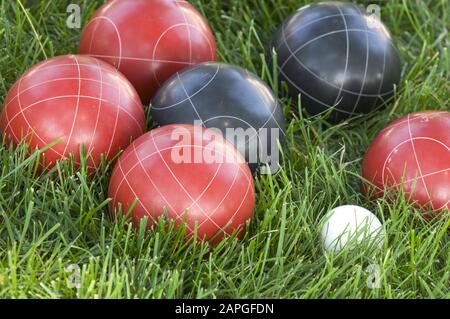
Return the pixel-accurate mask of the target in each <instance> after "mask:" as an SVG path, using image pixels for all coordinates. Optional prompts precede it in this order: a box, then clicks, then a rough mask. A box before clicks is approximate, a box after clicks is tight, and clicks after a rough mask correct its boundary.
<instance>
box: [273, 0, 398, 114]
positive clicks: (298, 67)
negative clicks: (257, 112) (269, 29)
mask: <svg viewBox="0 0 450 319" xmlns="http://www.w3.org/2000/svg"><path fill="white" fill-rule="evenodd" d="M272 49H273V50H274V51H275V52H276V54H277V66H278V73H279V79H280V80H281V81H284V82H286V84H287V87H288V94H289V96H290V97H291V98H292V99H293V100H294V101H295V102H297V99H298V96H299V94H300V95H301V105H302V107H304V108H305V109H306V110H307V111H308V113H309V114H311V115H316V114H319V113H321V112H324V111H327V110H328V109H329V108H333V111H332V113H331V118H332V119H342V118H346V117H349V116H352V115H357V114H361V113H368V112H370V111H371V110H372V109H374V108H375V107H377V106H380V105H381V104H383V103H384V102H385V101H386V100H387V99H388V98H389V97H391V96H392V95H393V91H394V85H398V83H399V81H400V68H401V67H400V57H399V54H398V52H397V49H396V47H395V45H394V42H393V39H392V37H391V35H390V34H389V31H388V30H387V29H386V27H385V25H383V23H382V22H380V20H379V19H378V18H376V17H374V16H371V15H368V14H365V13H364V12H363V11H362V10H361V9H360V8H359V7H358V6H356V5H354V4H351V3H342V2H321V3H316V4H311V5H306V6H304V7H302V8H300V9H299V10H298V11H297V12H296V13H295V14H293V15H292V16H290V17H289V18H287V19H286V20H285V21H284V22H283V23H282V25H281V26H280V27H279V28H278V30H277V32H276V33H275V35H274V36H273V39H272V42H271V44H270V52H269V55H268V57H269V65H270V66H271V65H272V62H271V61H272Z"/></svg>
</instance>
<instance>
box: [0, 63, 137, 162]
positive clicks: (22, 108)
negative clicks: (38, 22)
mask: <svg viewBox="0 0 450 319" xmlns="http://www.w3.org/2000/svg"><path fill="white" fill-rule="evenodd" d="M71 57H72V58H73V59H74V61H75V63H62V64H55V65H53V64H51V65H48V66H47V64H49V62H51V61H46V62H44V63H42V64H41V65H39V66H38V67H37V68H36V69H35V70H34V72H33V74H35V75H36V74H37V73H38V72H42V71H43V70H48V69H52V68H58V67H62V66H77V71H78V77H75V78H71V77H68V78H54V79H52V80H48V81H42V82H40V83H37V84H34V85H32V86H30V87H27V88H25V89H23V90H21V83H22V81H23V79H24V78H26V77H29V76H30V75H31V74H27V75H26V76H22V77H20V79H19V81H18V84H17V94H16V95H15V96H13V97H12V98H11V100H10V101H8V102H7V103H6V104H5V105H4V108H5V109H7V106H9V105H10V104H11V103H13V101H14V99H16V98H17V102H18V105H19V109H20V111H19V112H17V113H16V114H14V115H13V116H12V117H11V118H10V117H9V115H8V114H7V113H6V115H7V116H6V119H7V123H6V125H5V130H6V129H8V128H11V124H12V122H13V121H14V120H15V119H16V118H17V117H18V116H19V115H22V117H23V118H24V120H25V122H26V123H27V125H28V126H29V127H30V128H32V127H33V126H32V125H31V123H30V122H29V121H28V119H27V117H26V116H25V111H27V110H29V109H31V108H32V107H33V106H36V105H39V104H41V103H43V102H48V101H53V100H57V99H63V98H76V103H75V114H74V119H73V122H72V126H71V129H70V133H69V136H68V140H67V143H66V145H65V147H64V152H63V153H62V154H61V153H59V152H58V151H56V150H55V149H54V148H53V147H51V148H49V150H51V151H52V152H54V153H55V154H57V155H58V156H60V157H61V158H66V152H67V149H68V145H69V143H70V140H71V137H72V134H73V131H74V128H75V122H76V119H77V113H78V110H79V103H80V100H81V99H92V100H96V101H98V105H99V107H101V106H102V103H103V102H105V103H109V104H111V105H114V104H115V103H112V101H109V100H107V99H103V98H102V96H101V97H100V98H98V97H95V96H90V95H81V94H80V93H81V81H82V80H84V79H85V78H82V77H81V67H86V68H94V66H92V65H90V64H83V63H79V61H78V60H77V58H76V56H74V55H72V56H71ZM95 69H98V70H99V76H100V80H97V79H92V78H90V79H86V80H87V81H92V82H95V83H100V92H103V85H108V86H109V87H115V86H114V85H113V84H111V83H105V82H104V81H103V72H105V74H111V75H114V76H115V77H117V74H118V72H117V70H115V73H112V72H110V71H108V70H100V64H99V62H98V61H96V67H95ZM64 79H66V80H77V81H78V89H77V91H78V94H67V95H59V96H53V97H51V98H46V99H41V100H38V101H34V102H33V103H31V104H28V105H27V106H23V105H22V101H21V99H20V96H21V94H22V93H23V92H26V91H28V90H31V89H32V88H35V87H38V86H40V85H43V84H47V83H52V82H56V81H62V80H64ZM118 91H119V96H120V94H121V93H120V92H121V89H119V90H118ZM100 94H102V93H100ZM132 101H133V103H134V104H137V102H136V101H134V100H132ZM116 106H117V114H119V112H123V113H124V114H126V115H127V116H128V117H130V119H132V120H133V121H134V123H135V124H136V126H137V127H138V128H139V129H140V130H141V131H143V130H144V128H143V127H142V125H140V124H139V121H138V120H137V119H136V118H135V117H134V116H133V115H132V114H131V113H130V112H129V111H128V110H127V109H126V108H124V107H123V106H121V105H120V104H116ZM99 116H100V111H98V113H97V118H96V126H95V129H94V134H95V132H96V129H97V124H98V121H99ZM117 116H118V115H117ZM116 129H117V127H115V128H114V132H113V136H114V135H115V133H116ZM10 131H11V133H12V134H13V135H14V138H15V139H16V140H17V141H19V140H20V138H18V136H17V135H16V134H15V132H14V130H13V129H12V128H11V130H10ZM32 134H33V136H36V137H37V138H38V139H39V140H40V141H41V143H43V144H44V145H48V142H46V141H44V140H43V139H42V137H41V136H40V135H39V134H38V132H36V130H33V131H32ZM112 141H113V138H112V139H111V142H110V147H109V150H108V154H109V151H110V149H111V145H112ZM90 147H92V141H91V144H90ZM87 151H88V152H89V151H92V150H91V149H90V148H88V149H87ZM74 163H75V164H77V165H79V164H80V163H79V162H78V161H77V160H75V159H74ZM88 166H89V167H90V168H92V167H91V166H90V165H88Z"/></svg>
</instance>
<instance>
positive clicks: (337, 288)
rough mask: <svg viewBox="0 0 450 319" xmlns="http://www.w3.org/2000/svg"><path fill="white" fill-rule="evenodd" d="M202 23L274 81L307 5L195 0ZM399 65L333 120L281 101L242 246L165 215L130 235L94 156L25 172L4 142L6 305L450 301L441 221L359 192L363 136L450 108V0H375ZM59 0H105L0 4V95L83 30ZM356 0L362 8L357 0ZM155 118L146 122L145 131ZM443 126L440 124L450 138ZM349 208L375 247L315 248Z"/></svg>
mask: <svg viewBox="0 0 450 319" xmlns="http://www.w3.org/2000/svg"><path fill="white" fill-rule="evenodd" d="M190 2H191V3H193V4H194V5H195V6H196V7H197V8H198V9H199V10H200V11H201V12H202V14H203V15H204V16H205V17H207V19H208V21H209V23H210V25H211V28H212V29H213V31H214V33H215V36H216V39H217V44H218V53H219V57H220V60H221V61H224V62H228V63H232V64H237V65H240V66H243V67H245V68H248V69H249V70H250V71H252V72H254V73H256V74H258V75H260V76H261V77H262V78H263V79H264V80H266V81H268V82H269V83H272V81H271V74H270V72H269V71H268V70H269V69H268V67H267V65H266V64H265V62H264V60H265V58H264V57H265V54H266V52H265V50H266V48H267V44H268V41H269V40H270V36H271V34H272V33H273V32H274V31H275V29H276V27H277V25H278V24H279V23H280V22H281V21H282V20H283V18H284V17H287V16H288V15H289V14H291V13H292V12H293V11H295V10H296V8H298V7H300V6H301V5H303V4H305V3H307V1H304V0H271V1H269V0H264V1H262V0H208V1H206V0H204V1H200V0H194V1H190ZM372 2H375V3H378V4H379V5H380V7H381V19H382V21H383V22H384V23H385V24H386V25H387V26H388V28H389V29H390V31H391V32H392V34H393V36H394V38H395V39H396V43H397V45H398V48H399V51H400V54H401V56H402V59H403V72H402V81H401V85H400V86H399V88H398V90H397V91H396V94H395V97H394V99H393V100H392V102H391V103H390V104H389V106H388V107H387V109H385V110H382V111H378V112H375V113H373V114H370V115H368V116H365V117H360V118H356V119H351V120H347V121H345V122H341V123H339V124H329V123H328V122H326V121H325V120H324V118H323V117H320V116H319V117H314V118H310V117H307V116H306V114H305V113H303V112H302V111H301V108H300V106H299V105H298V103H297V101H292V100H287V99H283V100H282V103H283V109H284V112H285V115H286V119H287V123H288V130H287V140H288V141H287V146H286V147H285V148H284V150H283V152H284V157H285V160H284V164H283V169H282V170H280V171H279V172H277V173H276V174H275V175H262V176H258V177H257V178H256V181H255V186H256V191H257V207H256V211H255V213H254V218H253V221H252V223H251V224H250V225H249V227H248V231H247V233H246V236H245V238H244V239H243V240H241V241H237V240H235V239H233V238H227V239H226V240H224V241H223V242H221V243H220V244H219V245H218V246H217V247H215V248H214V249H212V250H209V249H208V247H207V246H206V245H205V244H200V243H192V244H191V243H186V241H185V240H184V238H183V234H182V231H181V230H178V231H176V230H170V227H165V226H164V225H162V223H160V227H157V228H155V229H153V230H151V231H148V232H145V231H144V230H143V228H141V229H140V230H138V231H134V230H133V229H132V228H129V227H126V221H125V220H117V221H112V220H111V219H110V217H109V214H108V209H107V207H108V198H107V185H108V179H109V174H110V172H111V165H110V163H105V165H103V167H102V168H101V170H100V171H99V172H98V173H97V174H96V175H95V176H89V175H88V174H87V172H86V167H85V166H83V167H82V168H81V169H80V170H74V169H73V166H72V165H71V164H70V163H69V164H61V165H59V166H57V167H56V168H55V169H53V170H51V171H48V172H45V173H43V174H38V173H36V165H35V164H36V156H35V155H34V156H31V157H26V156H25V154H26V152H25V149H24V147H19V148H18V149H16V150H14V149H12V148H11V147H9V146H8V145H4V146H3V147H2V148H1V149H0V297H1V298H181V297H185V298H229V297H236V298H270V297H273V298H349V297H351V298H450V235H449V227H450V218H442V219H441V220H437V221H433V222H426V221H424V220H423V219H422V218H420V214H421V212H420V210H417V209H415V208H413V207H411V206H410V205H408V204H407V203H406V202H405V201H404V200H403V199H402V198H401V197H400V196H399V197H398V198H397V199H396V200H395V201H394V202H387V201H386V200H384V199H379V200H377V201H369V200H368V199H367V198H365V197H363V196H362V195H361V194H360V191H359V190H360V184H361V181H362V179H361V177H360V169H361V161H362V158H363V156H364V153H365V151H366V149H367V147H368V145H369V143H370V141H371V140H372V139H373V138H374V137H375V136H376V134H377V133H378V132H379V131H380V130H381V129H382V128H383V127H384V126H385V125H387V124H388V123H389V122H391V121H392V120H394V119H396V118H398V117H399V116H401V115H404V114H407V113H410V112H413V111H419V110H426V109H435V110H449V109H450V103H449V93H448V92H449V81H448V72H449V63H450V57H449V52H448V41H449V37H448V27H449V17H448V13H449V12H450V8H449V3H448V1H446V0H426V1H418V0H417V1H406V0H403V1H401V0H394V1H372ZM70 3H77V4H79V5H80V8H81V13H82V24H83V25H84V24H85V23H86V22H87V19H88V18H89V17H90V15H91V14H92V12H93V11H94V10H95V8H97V7H98V6H99V5H100V4H101V3H102V1H92V0H72V1H66V0H64V1H62V0H61V1H60V0H58V1H56V0H49V1H31V0H30V1H25V0H22V2H20V1H19V0H17V1H16V0H0V10H1V12H2V13H1V15H0V39H1V45H0V103H3V100H4V97H5V96H6V94H7V92H8V89H9V88H10V87H11V86H12V84H13V83H14V82H15V80H16V79H17V78H18V77H19V76H20V75H21V74H22V73H23V72H24V71H25V70H26V69H27V68H29V67H30V66H31V65H33V64H35V63H37V62H38V61H41V60H44V59H45V58H47V57H52V56H55V55H61V54H66V53H75V52H76V47H77V43H78V38H79V35H80V32H81V30H80V29H76V28H75V29H70V28H68V27H67V26H66V20H67V17H68V13H66V8H67V6H68V5H69V4H70ZM358 3H359V4H361V5H364V6H367V5H368V4H369V3H371V2H370V1H358ZM151 127H153V124H152V123H151V121H149V123H148V129H150V128H151ZM449 134H450V132H449ZM342 204H356V205H360V206H363V207H366V208H368V209H370V210H372V211H373V212H374V213H375V214H376V215H377V216H378V217H379V218H380V220H381V221H382V222H383V224H384V228H385V232H386V234H385V241H384V245H383V247H382V249H380V250H378V251H376V252H375V253H373V254H368V253H367V252H366V251H365V250H364V249H357V250H348V249H347V250H344V251H342V252H341V253H340V254H337V255H331V254H327V253H324V251H323V249H322V247H321V245H320V237H319V231H318V224H319V221H320V219H321V217H322V216H323V215H324V214H325V213H326V212H327V211H329V210H330V209H332V208H333V207H335V206H338V205H342Z"/></svg>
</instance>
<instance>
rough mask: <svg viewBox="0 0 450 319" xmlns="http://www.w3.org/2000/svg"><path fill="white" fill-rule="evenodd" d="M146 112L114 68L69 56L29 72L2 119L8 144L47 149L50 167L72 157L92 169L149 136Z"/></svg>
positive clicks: (13, 92)
mask: <svg viewBox="0 0 450 319" xmlns="http://www.w3.org/2000/svg"><path fill="white" fill-rule="evenodd" d="M144 129H145V122H144V111H143V106H142V103H141V101H140V99H139V96H138V94H137V92H136V91H135V89H134V88H133V87H132V86H131V84H130V83H129V82H128V80H127V79H126V78H125V77H124V76H123V75H122V74H120V73H119V72H118V71H117V70H116V69H115V68H114V67H112V66H111V65H109V64H107V63H105V62H102V61H100V60H97V59H95V58H92V57H88V56H76V55H65V56H58V57H55V58H51V59H49V60H46V61H43V62H41V63H39V64H37V65H35V66H33V67H32V68H30V69H29V70H28V71H26V72H25V73H24V74H23V75H22V76H21V77H20V78H19V79H18V80H17V82H16V83H15V84H14V85H13V87H12V88H11V89H10V90H9V93H8V95H7V96H6V99H5V102H4V105H3V110H2V113H1V117H0V130H1V132H2V133H3V134H4V136H5V138H6V141H7V142H13V144H17V143H19V142H20V141H22V140H24V141H26V142H27V143H28V144H29V146H30V148H31V149H35V148H39V149H42V148H44V147H45V146H47V145H49V144H52V143H56V144H54V145H52V146H51V147H50V148H49V149H47V150H46V151H45V152H44V153H43V155H44V159H43V160H44V163H43V164H45V165H46V166H47V165H48V166H54V165H55V164H56V161H57V160H60V159H64V158H67V157H69V154H73V156H74V161H75V164H77V165H79V160H80V148H81V147H85V151H86V154H87V155H88V163H87V164H88V166H89V168H90V169H91V170H93V169H94V167H96V166H98V165H99V164H100V161H101V157H102V155H104V156H105V157H106V158H107V159H111V158H112V157H114V156H115V155H116V154H117V152H118V151H119V150H120V149H122V148H125V147H126V146H127V145H128V144H129V143H130V142H131V140H132V139H133V138H136V137H138V136H139V135H141V134H142V133H143V132H144Z"/></svg>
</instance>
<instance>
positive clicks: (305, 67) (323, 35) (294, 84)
mask: <svg viewBox="0 0 450 319" xmlns="http://www.w3.org/2000/svg"><path fill="white" fill-rule="evenodd" d="M338 9H339V12H340V13H339V14H335V15H328V16H325V17H321V18H318V19H316V20H314V21H310V22H308V23H306V24H304V25H300V27H299V28H297V29H296V30H295V32H294V31H292V32H291V33H290V34H289V35H288V36H286V32H285V31H286V30H285V28H286V22H284V23H283V25H282V27H281V33H282V37H283V42H282V43H280V44H279V45H278V46H277V47H276V49H277V50H278V49H279V48H280V47H281V46H282V45H285V46H286V48H287V49H288V51H289V52H290V56H289V57H288V58H287V59H286V60H285V61H284V62H283V64H282V65H281V66H280V65H278V69H279V71H280V73H281V74H283V76H284V77H285V78H286V79H287V80H288V82H289V83H291V85H293V86H294V87H295V88H296V89H298V90H299V91H300V92H301V93H302V94H304V95H306V96H307V97H309V98H310V99H312V100H314V101H316V102H317V103H319V104H321V105H323V106H325V107H327V108H330V106H329V105H328V104H326V103H324V102H322V101H320V100H319V99H317V98H315V97H313V96H311V95H310V94H309V93H307V92H305V91H304V90H303V89H301V88H300V87H299V86H298V85H297V84H296V83H295V82H294V81H292V79H290V78H289V77H288V76H287V74H286V73H285V72H284V71H283V69H284V67H285V65H286V64H287V63H288V62H289V60H291V59H292V58H294V59H295V60H296V61H297V62H298V63H299V64H300V65H301V66H302V67H303V68H304V69H305V70H306V71H307V72H308V73H310V74H311V75H312V76H314V77H316V78H317V79H319V80H320V81H322V82H324V83H326V84H327V85H330V86H332V87H334V88H336V89H339V94H338V96H337V98H336V101H335V104H336V102H337V100H338V99H339V95H340V93H341V92H346V93H349V94H353V95H358V101H359V99H360V98H361V96H363V97H379V98H381V97H382V96H385V95H389V94H391V93H392V92H393V91H394V90H393V89H391V90H389V91H386V92H383V93H381V89H382V83H383V82H384V76H385V63H386V51H387V49H385V50H384V59H383V71H382V74H383V75H382V81H381V84H380V86H379V90H378V93H377V94H366V93H362V91H363V88H361V90H360V93H358V92H353V91H350V90H346V89H344V88H343V85H344V83H342V85H341V87H338V86H336V85H334V84H333V83H330V82H328V81H326V80H324V79H322V78H321V77H319V76H318V75H317V74H315V73H314V72H312V70H310V69H309V68H308V67H307V66H306V65H304V64H303V63H302V62H301V61H300V59H298V58H297V57H296V55H295V54H296V53H298V52H300V50H301V49H303V48H304V47H305V46H307V45H309V44H311V43H312V42H314V41H316V40H318V39H320V38H323V37H326V36H329V35H332V34H336V33H341V32H345V33H346V39H347V50H348V32H364V33H366V38H368V33H374V32H370V31H369V30H367V27H366V29H349V28H348V27H347V23H346V22H344V24H345V30H335V31H331V32H328V33H325V34H322V35H320V36H318V37H316V38H314V39H311V40H309V41H307V42H306V43H304V44H302V45H301V46H300V47H299V48H297V49H295V50H294V51H292V49H291V47H290V46H289V44H288V41H287V39H288V38H290V37H291V36H293V34H295V33H296V32H298V31H300V30H301V29H303V28H305V27H306V26H308V25H311V24H313V23H316V22H318V21H321V20H324V19H328V18H331V17H337V16H341V17H342V18H343V19H344V20H345V16H359V15H356V14H344V13H343V12H342V10H341V9H340V8H339V7H338ZM389 45H391V46H393V44H392V43H389ZM394 48H395V47H394ZM367 50H368V47H367ZM347 53H348V52H347ZM367 60H368V56H366V66H367V63H368V61H367ZM347 64H348V55H347V58H346V68H345V72H346V71H347ZM366 72H367V67H366ZM356 105H357V104H355V105H354V107H353V111H352V112H349V111H345V110H342V109H339V108H337V107H336V106H334V107H333V109H335V110H336V111H338V112H341V113H345V114H352V115H354V114H355V113H354V110H355V109H356Z"/></svg>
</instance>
